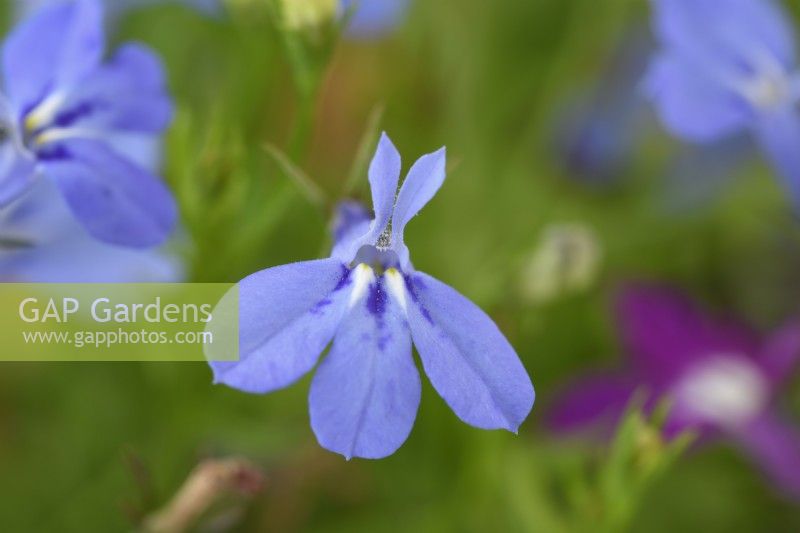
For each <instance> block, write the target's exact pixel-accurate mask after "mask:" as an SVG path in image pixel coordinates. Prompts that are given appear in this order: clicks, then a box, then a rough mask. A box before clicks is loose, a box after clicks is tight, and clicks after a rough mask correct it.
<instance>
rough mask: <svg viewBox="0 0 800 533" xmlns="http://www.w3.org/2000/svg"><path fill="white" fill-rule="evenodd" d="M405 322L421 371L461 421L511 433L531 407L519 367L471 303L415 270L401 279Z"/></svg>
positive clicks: (530, 396) (526, 380)
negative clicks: (405, 293)
mask: <svg viewBox="0 0 800 533" xmlns="http://www.w3.org/2000/svg"><path fill="white" fill-rule="evenodd" d="M405 286H406V289H407V291H408V296H409V298H408V301H407V313H408V323H409V325H410V327H411V335H412V337H413V339H414V345H415V346H416V347H417V351H418V352H419V355H420V358H421V359H422V364H423V366H424V367H425V372H426V373H427V374H428V378H430V380H431V383H432V384H433V386H434V388H435V389H436V390H437V392H439V394H440V395H441V396H442V397H443V398H444V399H445V401H446V402H447V404H448V405H449V406H450V407H451V408H452V409H453V411H454V412H455V413H456V415H458V417H459V418H461V419H462V420H463V421H465V422H467V423H468V424H472V425H473V426H476V427H479V428H483V429H498V428H504V429H508V430H510V431H516V430H517V428H518V426H519V425H520V424H521V423H522V421H523V420H525V418H526V417H527V416H528V413H529V412H530V410H531V408H532V407H533V401H534V391H533V385H532V384H531V380H530V378H529V377H528V374H527V372H526V371H525V367H523V366H522V363H521V362H520V360H519V358H518V357H517V354H516V352H514V349H513V348H512V347H511V345H510V344H509V343H508V341H507V340H506V338H505V337H504V336H503V334H502V333H501V332H500V330H499V329H498V328H497V326H496V325H495V324H494V322H492V320H491V319H490V318H489V317H488V316H487V315H486V314H485V313H484V312H483V311H481V310H480V309H479V308H478V307H477V306H476V305H475V304H473V303H472V302H470V301H469V300H468V299H466V298H465V297H464V296H462V295H461V294H459V293H458V292H456V291H455V290H454V289H452V288H451V287H448V286H447V285H445V284H444V283H442V282H440V281H438V280H436V279H434V278H432V277H431V276H428V275H427V274H423V273H421V272H416V273H414V274H411V275H409V276H407V277H406V279H405Z"/></svg>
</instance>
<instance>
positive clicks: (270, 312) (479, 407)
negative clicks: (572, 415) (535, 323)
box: [211, 134, 534, 458]
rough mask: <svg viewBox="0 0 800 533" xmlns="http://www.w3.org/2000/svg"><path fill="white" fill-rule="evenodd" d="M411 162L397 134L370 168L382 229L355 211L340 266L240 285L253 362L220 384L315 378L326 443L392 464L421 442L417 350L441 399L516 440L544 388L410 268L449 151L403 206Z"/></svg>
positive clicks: (340, 240)
mask: <svg viewBox="0 0 800 533" xmlns="http://www.w3.org/2000/svg"><path fill="white" fill-rule="evenodd" d="M399 175H400V154H399V153H398V152H397V150H396V149H395V147H394V145H393V144H392V142H391V141H390V140H389V138H388V137H387V136H386V135H385V134H384V135H383V136H382V137H381V139H380V142H379V144H378V149H377V153H376V154H375V157H374V159H373V160H372V163H371V165H370V167H369V181H370V185H371V188H372V201H373V205H374V209H375V216H374V218H372V219H370V217H369V216H368V214H367V213H366V211H365V210H364V209H363V208H360V207H359V206H357V205H353V204H345V205H344V206H343V207H342V209H341V210H340V217H339V223H338V224H337V227H336V229H335V237H336V242H335V244H334V247H333V252H332V254H331V257H329V258H327V259H321V260H316V261H306V262H300V263H294V264H290V265H284V266H279V267H275V268H269V269H267V270H263V271H261V272H258V273H256V274H253V275H251V276H249V277H247V278H245V279H244V280H243V281H242V282H241V283H240V287H239V294H240V300H239V309H240V325H239V327H240V329H239V341H240V359H239V361H237V362H212V363H211V366H212V368H213V371H214V377H215V382H217V383H224V384H226V385H229V386H231V387H234V388H237V389H240V390H243V391H246V392H252V393H266V392H270V391H273V390H276V389H280V388H283V387H286V386H287V385H290V384H291V383H293V382H295V381H296V380H297V379H299V378H300V377H301V376H303V375H304V374H306V373H307V372H309V371H310V370H311V369H312V368H313V367H314V365H315V364H316V362H317V360H318V359H319V357H320V354H321V353H322V351H323V350H324V349H325V347H326V346H327V345H328V343H329V342H331V340H332V339H333V344H332V347H331V349H330V351H329V353H328V354H327V356H326V357H325V359H324V360H323V361H322V363H321V364H320V365H319V368H318V369H317V372H316V375H315V376H314V379H313V382H312V384H311V392H310V395H309V405H310V415H311V426H312V428H313V430H314V433H315V434H316V436H317V439H318V440H319V442H320V444H321V445H322V446H324V447H325V448H327V449H329V450H332V451H334V452H337V453H340V454H342V455H344V456H345V457H347V458H350V457H364V458H381V457H386V456H388V455H391V454H392V453H394V451H395V450H397V449H398V448H399V447H400V446H401V445H402V444H403V442H404V441H405V440H406V438H407V437H408V435H409V433H410V431H411V428H412V426H413V424H414V419H415V417H416V413H417V407H418V406H419V401H420V378H419V373H418V372H417V368H416V366H415V364H414V360H413V358H412V356H411V344H412V341H413V343H414V344H415V345H416V347H417V351H418V352H419V355H420V359H421V360H422V365H423V367H424V369H425V372H426V373H427V375H428V378H429V379H430V381H431V383H432V384H433V387H434V388H435V389H436V390H437V391H438V392H439V394H440V395H441V396H442V397H443V398H444V400H445V401H446V402H447V404H448V405H449V406H450V407H451V408H452V409H453V411H454V412H455V413H456V415H458V417H459V418H461V419H462V420H463V421H465V422H467V423H468V424H471V425H473V426H476V427H479V428H483V429H500V428H502V429H507V430H509V431H516V430H517V428H518V426H519V425H520V424H521V423H522V421H523V420H524V419H525V417H526V416H527V415H528V413H529V412H530V410H531V408H532V406H533V401H534V391H533V385H532V384H531V381H530V379H529V378H528V375H527V373H526V371H525V368H524V367H523V366H522V363H521V362H520V360H519V358H518V357H517V354H516V353H515V352H514V349H513V348H512V347H511V345H510V344H509V343H508V341H507V340H506V339H505V337H504V336H503V334H502V333H501V332H500V330H499V329H498V328H497V326H496V325H495V324H494V323H493V322H492V320H491V319H490V318H489V317H488V316H487V315H486V314H485V313H483V311H481V310H480V309H479V308H478V307H477V306H475V305H474V304H473V303H471V302H470V301H469V300H467V299H466V298H465V297H464V296H462V295H461V294H459V293H458V292H456V291H455V290H453V289H452V288H450V287H449V286H447V285H445V284H444V283H442V282H440V281H438V280H436V279H434V278H432V277H431V276H429V275H427V274H424V273H422V272H419V271H416V270H415V269H414V267H413V266H412V265H411V262H410V260H409V252H408V248H407V247H406V245H405V243H404V241H403V230H404V229H405V226H406V224H407V223H408V222H409V221H410V220H411V218H412V217H414V215H416V214H417V213H418V212H419V211H420V209H422V207H423V206H424V205H425V204H426V203H428V201H429V200H430V199H431V198H432V197H433V195H434V194H435V193H436V191H437V190H438V189H439V187H440V186H441V185H442V182H443V181H444V178H445V151H444V149H442V150H440V151H438V152H436V153H433V154H429V155H425V156H423V157H421V158H420V159H419V160H418V161H417V162H416V163H414V165H413V166H412V167H411V170H410V171H409V173H408V176H407V177H406V179H405V182H404V183H403V186H402V188H401V189H400V192H399V194H397V197H396V200H395V193H396V192H397V185H398V179H399Z"/></svg>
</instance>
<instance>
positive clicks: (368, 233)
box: [332, 133, 400, 264]
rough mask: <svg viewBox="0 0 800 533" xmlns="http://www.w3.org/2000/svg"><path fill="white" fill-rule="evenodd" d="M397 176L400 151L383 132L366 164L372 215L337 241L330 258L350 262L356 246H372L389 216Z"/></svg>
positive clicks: (384, 227)
mask: <svg viewBox="0 0 800 533" xmlns="http://www.w3.org/2000/svg"><path fill="white" fill-rule="evenodd" d="M399 179H400V153H399V152H398V151H397V148H395V146H394V144H392V141H391V139H389V136H388V135H386V133H383V134H381V138H380V140H379V141H378V148H377V150H376V151H375V155H374V156H373V158H372V161H371V162H370V165H369V185H370V189H371V190H372V205H373V209H374V210H375V218H374V219H373V220H372V222H371V224H369V225H368V227H366V228H364V226H361V227H360V228H359V230H360V229H362V228H363V229H365V231H364V232H363V233H362V234H361V235H357V234H355V233H351V234H350V235H348V239H347V240H346V241H344V240H343V241H340V242H337V244H338V246H336V247H335V248H334V251H333V254H332V257H336V258H338V259H340V260H342V261H344V262H345V263H348V264H349V263H350V262H351V261H353V259H354V258H355V256H356V253H357V252H358V250H359V248H361V247H362V246H363V245H365V244H371V245H375V244H377V241H378V238H379V237H380V235H381V233H383V231H384V229H386V226H387V225H388V224H389V220H390V219H391V218H392V209H393V208H394V199H395V194H396V193H397V182H398V180H399Z"/></svg>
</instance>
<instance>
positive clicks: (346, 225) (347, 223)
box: [331, 200, 372, 260]
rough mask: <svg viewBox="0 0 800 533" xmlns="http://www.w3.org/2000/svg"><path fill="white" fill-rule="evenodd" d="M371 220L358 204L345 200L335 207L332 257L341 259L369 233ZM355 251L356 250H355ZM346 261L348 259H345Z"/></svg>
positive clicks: (364, 209)
mask: <svg viewBox="0 0 800 533" xmlns="http://www.w3.org/2000/svg"><path fill="white" fill-rule="evenodd" d="M371 224H372V219H371V218H370V213H369V211H367V209H366V208H365V207H364V206H363V205H362V204H361V203H359V202H356V201H351V200H347V201H344V202H340V203H339V205H337V206H336V218H335V220H334V223H333V228H332V233H333V251H332V252H331V256H332V257H341V256H344V255H346V254H347V253H348V251H349V250H352V249H353V248H354V246H355V243H356V242H360V241H361V238H362V237H363V236H364V235H365V234H366V233H367V232H369V228H370V225H371ZM356 251H357V250H356ZM345 260H348V259H345Z"/></svg>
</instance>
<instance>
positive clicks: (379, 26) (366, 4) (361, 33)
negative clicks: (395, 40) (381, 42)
mask: <svg viewBox="0 0 800 533" xmlns="http://www.w3.org/2000/svg"><path fill="white" fill-rule="evenodd" d="M409 3H410V0H341V4H340V5H341V11H342V13H348V10H352V11H351V12H350V21H349V23H348V26H347V35H348V36H349V37H353V38H356V39H373V38H376V37H380V36H382V35H384V34H386V33H388V32H389V31H391V30H393V29H394V28H395V27H396V26H397V25H398V24H399V23H400V22H401V20H402V18H403V16H404V15H405V14H406V11H407V10H408V6H409Z"/></svg>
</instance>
